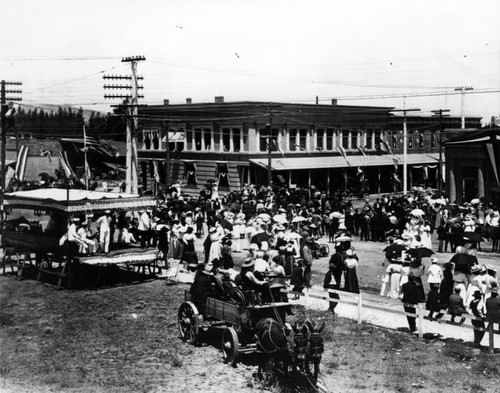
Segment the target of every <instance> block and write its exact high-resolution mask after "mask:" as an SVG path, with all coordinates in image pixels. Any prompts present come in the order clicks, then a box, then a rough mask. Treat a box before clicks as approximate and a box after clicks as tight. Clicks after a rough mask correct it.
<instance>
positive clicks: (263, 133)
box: [259, 127, 278, 151]
mask: <svg viewBox="0 0 500 393" xmlns="http://www.w3.org/2000/svg"><path fill="white" fill-rule="evenodd" d="M277 138H278V129H277V128H273V129H272V130H270V129H269V128H267V127H266V128H261V129H260V145H259V146H260V151H267V149H268V148H270V149H271V151H276V150H278V149H277V148H276V145H277V142H276V139H277ZM268 143H269V145H268Z"/></svg>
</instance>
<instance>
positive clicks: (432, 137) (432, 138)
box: [431, 133, 436, 148]
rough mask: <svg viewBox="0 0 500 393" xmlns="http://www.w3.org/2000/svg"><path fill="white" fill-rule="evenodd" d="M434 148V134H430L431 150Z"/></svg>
mask: <svg viewBox="0 0 500 393" xmlns="http://www.w3.org/2000/svg"><path fill="white" fill-rule="evenodd" d="M435 147H436V135H435V134H434V133H431V148H435Z"/></svg>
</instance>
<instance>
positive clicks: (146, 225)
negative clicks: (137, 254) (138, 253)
mask: <svg viewBox="0 0 500 393" xmlns="http://www.w3.org/2000/svg"><path fill="white" fill-rule="evenodd" d="M139 214H140V216H139V223H138V226H137V230H138V231H139V239H140V241H141V248H145V247H148V246H149V238H150V231H151V219H150V218H149V214H148V212H147V211H146V210H141V211H139Z"/></svg>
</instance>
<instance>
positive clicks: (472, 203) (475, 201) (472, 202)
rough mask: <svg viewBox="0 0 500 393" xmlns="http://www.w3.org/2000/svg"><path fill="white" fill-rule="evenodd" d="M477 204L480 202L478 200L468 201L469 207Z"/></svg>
mask: <svg viewBox="0 0 500 393" xmlns="http://www.w3.org/2000/svg"><path fill="white" fill-rule="evenodd" d="M478 203H481V201H480V200H479V198H474V199H473V200H472V201H470V204H471V205H477V204H478Z"/></svg>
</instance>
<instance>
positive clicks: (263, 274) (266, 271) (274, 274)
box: [190, 251, 286, 312]
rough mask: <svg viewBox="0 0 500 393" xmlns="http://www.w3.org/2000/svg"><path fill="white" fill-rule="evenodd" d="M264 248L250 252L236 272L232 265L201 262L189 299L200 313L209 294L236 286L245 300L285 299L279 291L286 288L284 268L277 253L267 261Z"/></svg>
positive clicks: (266, 301) (256, 302) (248, 301)
mask: <svg viewBox="0 0 500 393" xmlns="http://www.w3.org/2000/svg"><path fill="white" fill-rule="evenodd" d="M268 260H269V256H268V255H267V254H265V253H264V252H263V251H257V252H255V253H253V254H252V253H251V254H250V255H249V256H248V257H247V258H246V259H245V260H244V263H243V264H242V265H241V270H240V271H239V272H238V271H237V270H235V269H234V268H233V267H230V268H228V269H224V267H223V266H221V267H218V266H217V265H218V264H217V263H215V264H214V261H208V262H206V263H200V264H199V265H198V268H197V270H196V272H195V276H194V280H193V283H192V285H191V289H190V294H191V301H192V302H193V303H194V304H195V306H196V307H197V308H198V309H199V310H200V311H201V312H203V311H204V309H205V302H206V299H207V298H208V297H215V298H220V297H221V296H222V295H223V293H224V292H225V291H227V290H228V289H230V288H238V289H239V290H240V291H241V293H242V294H243V295H244V297H245V299H246V300H245V302H246V303H254V304H266V303H271V302H278V301H282V300H284V299H285V296H281V295H282V294H281V290H282V289H283V288H285V287H286V284H285V270H284V268H283V266H282V265H281V264H280V258H279V256H274V257H273V258H272V259H271V261H270V263H269V262H268ZM215 262H217V261H215Z"/></svg>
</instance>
